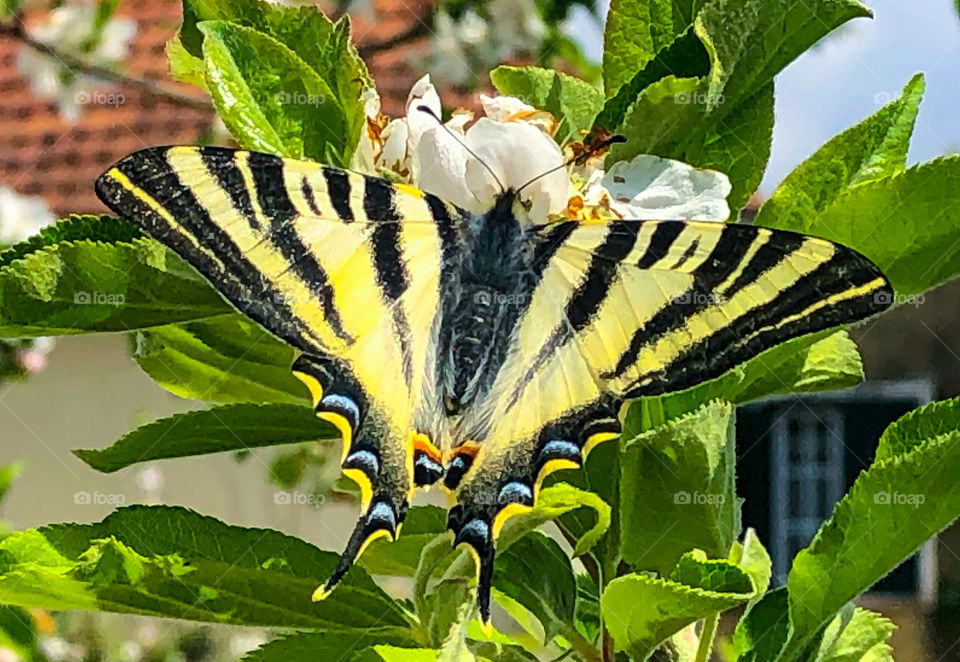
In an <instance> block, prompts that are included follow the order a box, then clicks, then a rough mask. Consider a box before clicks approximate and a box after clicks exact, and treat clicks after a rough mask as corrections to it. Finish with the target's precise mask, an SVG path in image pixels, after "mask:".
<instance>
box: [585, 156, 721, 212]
mask: <svg viewBox="0 0 960 662" xmlns="http://www.w3.org/2000/svg"><path fill="white" fill-rule="evenodd" d="M594 184H596V182H594ZM600 184H601V185H602V186H603V188H604V189H605V190H606V191H608V192H609V194H610V207H611V208H612V209H613V210H614V211H616V212H617V213H619V214H620V215H622V216H623V217H624V218H638V219H647V220H656V219H681V220H700V221H725V220H727V218H729V216H730V207H729V206H728V205H727V196H728V195H729V194H730V188H731V186H730V180H729V179H727V176H726V175H724V174H723V173H722V172H717V171H716V170H701V169H699V168H694V167H693V166H690V165H687V164H686V163H683V162H681V161H674V160H672V159H664V158H661V157H659V156H653V155H650V154H641V155H640V156H636V157H634V158H633V159H631V160H630V161H620V162H619V163H616V164H614V165H613V167H611V168H610V170H609V171H607V172H606V173H605V174H604V175H603V177H602V178H601V179H600Z"/></svg>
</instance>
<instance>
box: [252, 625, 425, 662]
mask: <svg viewBox="0 0 960 662" xmlns="http://www.w3.org/2000/svg"><path fill="white" fill-rule="evenodd" d="M377 644H379V645H382V646H383V645H386V646H398V647H411V648H412V647H414V646H415V645H416V644H415V643H414V641H413V639H412V638H411V637H410V635H409V634H407V633H403V632H400V631H398V630H396V629H389V628H386V629H378V628H373V629H371V630H369V631H366V630H356V629H350V630H322V631H320V632H297V633H295V634H288V635H285V636H281V637H279V638H277V639H274V640H273V641H270V642H268V643H266V644H264V645H263V646H260V647H259V648H257V649H256V650H252V651H250V652H249V653H247V654H246V655H244V656H243V660H242V662H313V661H314V660H343V661H344V662H346V660H353V659H355V658H354V656H355V655H356V653H357V652H358V651H362V650H363V649H365V648H369V647H371V646H375V645H377Z"/></svg>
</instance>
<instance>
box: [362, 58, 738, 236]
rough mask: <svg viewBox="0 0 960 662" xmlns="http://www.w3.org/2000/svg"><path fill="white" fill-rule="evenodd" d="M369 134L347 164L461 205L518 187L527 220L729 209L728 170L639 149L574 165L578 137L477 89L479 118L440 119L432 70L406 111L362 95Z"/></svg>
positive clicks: (716, 213) (678, 215) (712, 214)
mask: <svg viewBox="0 0 960 662" xmlns="http://www.w3.org/2000/svg"><path fill="white" fill-rule="evenodd" d="M366 102H367V106H366V112H367V117H368V131H367V132H366V135H365V136H364V137H363V140H362V141H361V145H360V147H359V149H358V150H357V155H356V156H355V158H354V163H353V166H354V167H355V168H357V169H361V170H366V171H376V172H378V173H380V174H384V175H386V176H388V177H390V178H391V179H399V180H401V181H404V182H405V183H409V184H412V185H413V186H416V187H417V188H420V189H422V190H424V191H427V192H430V193H433V194H435V195H438V196H440V197H442V198H444V199H445V200H448V201H450V202H453V203H455V204H457V205H459V206H460V207H462V208H464V209H466V210H468V211H472V212H481V211H483V210H485V209H488V208H489V207H490V206H491V205H492V203H493V201H494V199H495V198H496V196H497V194H498V193H500V192H501V190H502V189H503V188H509V189H520V188H521V187H522V193H521V195H520V203H521V204H520V205H518V209H517V210H516V211H517V212H518V213H519V214H521V215H522V216H523V217H525V219H526V220H528V221H529V222H532V223H543V222H547V221H551V220H559V219H561V218H567V219H577V220H594V219H600V218H638V219H697V220H710V221H724V220H726V219H727V218H728V217H729V215H730V209H729V207H728V205H727V201H726V197H727V195H728V194H729V193H730V182H729V180H728V179H727V177H726V175H724V174H723V173H720V172H716V171H713V170H701V169H697V168H694V167H692V166H689V165H687V164H685V163H682V162H680V161H674V160H671V159H664V158H661V157H658V156H653V155H640V156H637V157H634V158H633V159H630V160H628V161H621V162H618V163H616V164H614V165H613V166H612V167H610V168H609V170H605V169H604V165H603V158H602V155H594V156H592V157H591V158H589V159H587V161H586V162H585V163H579V164H577V165H570V164H572V161H573V158H572V157H573V155H574V154H576V153H582V151H583V145H582V144H568V145H565V146H561V145H560V144H558V143H557V141H556V139H555V137H554V136H555V133H556V129H557V121H556V119H555V118H554V117H553V116H552V115H550V114H549V113H547V112H545V111H543V110H538V109H536V108H534V107H532V106H530V105H528V104H526V103H524V102H523V101H522V100H520V99H517V98H515V97H509V96H496V97H490V96H487V95H484V94H481V95H480V106H481V107H482V109H483V116H482V117H480V118H479V119H477V118H475V116H474V113H473V112H472V111H469V110H464V109H458V110H455V111H454V112H453V114H452V116H451V117H450V119H449V120H447V121H446V122H445V123H444V122H442V120H440V119H439V118H440V114H441V104H440V97H439V95H438V94H437V90H436V88H434V86H433V84H432V83H431V82H430V76H429V75H427V76H424V77H423V78H421V79H420V80H419V81H417V83H416V84H415V85H414V86H413V89H412V90H411V91H410V95H409V97H408V99H407V105H406V114H405V116H404V117H400V118H395V119H387V118H384V117H383V116H382V115H381V114H380V101H379V98H378V97H377V96H376V92H374V91H372V90H371V91H369V92H368V97H367V98H366Z"/></svg>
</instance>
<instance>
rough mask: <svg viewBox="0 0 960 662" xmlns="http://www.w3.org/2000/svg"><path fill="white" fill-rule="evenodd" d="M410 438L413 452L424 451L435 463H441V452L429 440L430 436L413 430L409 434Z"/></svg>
mask: <svg viewBox="0 0 960 662" xmlns="http://www.w3.org/2000/svg"><path fill="white" fill-rule="evenodd" d="M410 439H411V441H412V442H413V452H414V453H416V452H417V451H419V452H421V453H424V454H425V455H426V456H427V457H429V458H430V459H431V460H433V461H434V462H436V463H437V464H442V463H443V453H441V452H440V449H439V448H437V447H436V446H434V445H433V444H432V443H431V442H430V438H429V437H428V436H427V435H425V434H423V433H421V432H414V433H413V434H412V435H410Z"/></svg>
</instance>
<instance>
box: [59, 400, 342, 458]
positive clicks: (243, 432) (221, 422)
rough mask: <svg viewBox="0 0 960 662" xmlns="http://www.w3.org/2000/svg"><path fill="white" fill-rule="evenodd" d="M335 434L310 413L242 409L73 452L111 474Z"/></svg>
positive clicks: (207, 413)
mask: <svg viewBox="0 0 960 662" xmlns="http://www.w3.org/2000/svg"><path fill="white" fill-rule="evenodd" d="M338 438H339V433H338V432H337V430H336V428H334V426H333V425H332V424H330V423H327V422H326V421H322V420H320V419H318V418H317V417H316V415H315V414H314V412H313V408H312V407H302V406H298V405H286V404H272V405H253V404H238V405H226V406H223V407H213V408H210V409H201V410H198V411H189V412H186V413H184V414H175V415H174V416H171V417H169V418H162V419H160V420H158V421H154V422H152V423H148V424H147V425H144V426H142V427H139V428H137V429H136V430H134V431H133V432H130V433H129V434H126V435H124V436H123V437H121V438H120V439H119V440H117V441H116V442H114V444H113V445H112V446H109V447H107V448H104V449H102V450H75V451H73V453H74V455H76V456H77V457H79V458H80V459H81V460H83V461H84V462H86V463H87V464H88V465H90V466H91V467H93V468H94V469H96V470H97V471H103V472H107V473H110V472H113V471H118V470H120V469H124V468H126V467H129V466H131V465H134V464H138V463H140V462H152V461H154V460H164V459H168V458H174V457H189V456H192V455H205V454H207V453H224V452H230V451H243V450H249V449H251V448H263V447H266V446H279V445H282V444H296V443H302V442H306V441H319V440H323V439H338Z"/></svg>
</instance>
